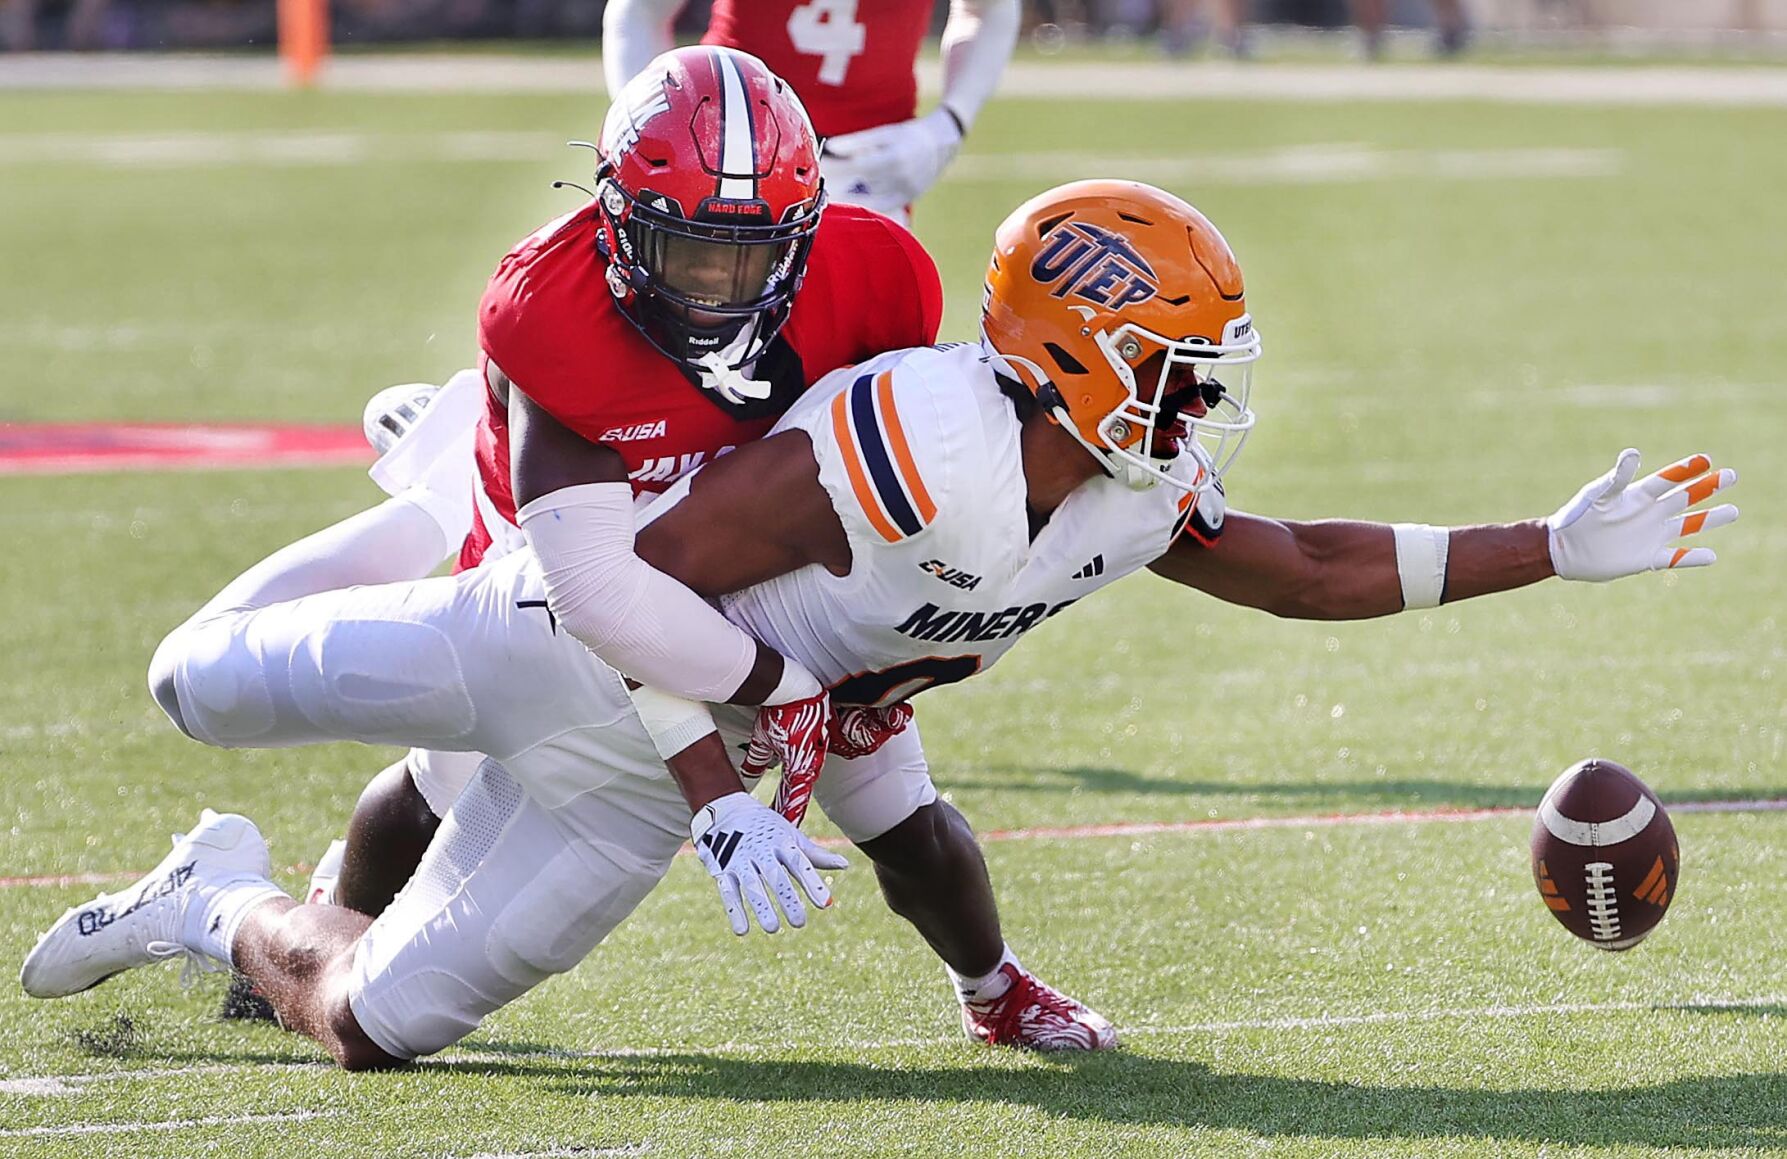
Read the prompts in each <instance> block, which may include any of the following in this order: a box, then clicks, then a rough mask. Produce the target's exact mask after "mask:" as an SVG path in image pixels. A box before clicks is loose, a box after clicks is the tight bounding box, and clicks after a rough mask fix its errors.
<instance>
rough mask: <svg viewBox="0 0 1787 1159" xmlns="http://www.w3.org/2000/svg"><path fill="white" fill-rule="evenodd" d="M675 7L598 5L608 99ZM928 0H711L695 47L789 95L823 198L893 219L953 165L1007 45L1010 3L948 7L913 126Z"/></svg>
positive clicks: (969, 0) (623, 0)
mask: <svg viewBox="0 0 1787 1159" xmlns="http://www.w3.org/2000/svg"><path fill="white" fill-rule="evenodd" d="M685 3H687V0H610V2H609V5H608V8H607V10H606V11H605V12H604V13H603V17H602V71H603V73H604V74H605V76H606V78H607V81H608V92H609V95H610V96H611V97H612V96H616V95H617V94H619V93H620V91H621V89H622V88H623V87H624V86H625V85H626V83H627V82H628V81H629V80H631V79H632V78H633V77H634V76H635V75H636V74H637V73H638V72H639V70H640V69H642V68H644V67H645V66H646V64H647V63H648V62H649V61H650V60H651V59H652V58H653V57H655V56H657V55H658V54H659V53H661V52H664V51H665V50H667V49H669V48H670V46H671V43H672V39H671V28H672V24H673V23H674V21H675V19H676V14H677V13H678V12H679V11H680V10H681V9H682V8H683V6H684V4H685ZM933 7H934V5H933V4H932V2H931V0H714V6H713V14H712V16H711V17H710V18H709V20H708V26H707V33H706V35H705V36H703V37H702V43H704V44H723V45H728V46H730V47H733V48H738V49H742V50H744V51H745V52H749V53H752V54H754V55H756V56H758V57H761V58H762V59H763V61H764V63H766V64H768V65H769V67H770V68H772V69H774V70H775V72H776V73H777V75H779V76H781V77H783V78H784V79H786V80H787V81H788V83H789V84H791V85H793V86H794V91H795V92H797V93H799V94H800V97H801V100H803V101H805V102H806V105H807V109H808V111H809V112H811V113H812V115H813V127H814V128H815V129H817V130H818V131H819V135H820V136H821V137H823V138H824V139H825V174H826V183H827V187H828V189H829V190H830V193H831V196H832V197H833V199H834V200H838V201H847V202H853V203H855V204H857V205H866V206H868V207H869V208H870V209H874V210H879V211H880V212H882V213H885V214H888V215H889V216H891V217H895V218H898V219H900V220H902V221H904V220H905V219H906V214H907V212H908V209H909V208H910V206H911V205H912V203H913V202H915V201H917V200H918V199H919V197H921V196H922V195H923V194H924V192H925V190H927V189H929V188H930V187H931V186H932V185H934V184H936V182H937V179H938V178H939V177H940V176H942V174H943V170H944V167H945V166H947V165H948V164H949V162H950V159H951V158H952V157H954V156H955V152H956V149H957V148H958V147H959V146H960V145H961V143H962V138H963V137H964V136H965V135H966V134H967V132H968V128H969V126H971V125H972V124H973V123H974V118H975V117H976V116H977V115H979V113H980V108H981V106H982V105H983V104H985V103H986V100H987V98H988V97H990V96H992V94H993V90H994V89H995V88H997V87H998V85H999V74H1000V73H1001V72H1003V71H1004V70H1005V62H1006V61H1008V60H1010V59H1011V50H1012V48H1013V46H1014V45H1016V44H1017V39H1018V21H1019V16H1020V9H1021V4H1020V3H1019V0H950V6H949V21H948V23H947V24H945V25H944V28H943V99H942V100H941V101H940V102H939V103H938V105H937V107H936V108H935V109H933V110H931V111H930V112H929V113H927V114H925V115H924V116H922V117H921V116H918V115H917V112H918V83H917V80H916V79H915V77H914V75H913V65H914V63H915V62H916V61H917V59H918V50H919V46H920V45H921V44H922V43H923V41H924V36H925V32H926V31H927V30H928V29H929V27H930V23H931V11H932V8H933Z"/></svg>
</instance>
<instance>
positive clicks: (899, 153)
mask: <svg viewBox="0 0 1787 1159" xmlns="http://www.w3.org/2000/svg"><path fill="white" fill-rule="evenodd" d="M961 144H962V131H961V130H960V129H958V128H956V121H955V118H954V117H952V116H950V114H949V110H947V109H945V108H942V107H941V106H939V107H938V108H936V109H933V110H931V111H930V112H928V113H926V114H925V115H924V116H922V117H916V118H914V119H913V120H910V121H898V122H895V123H894V124H891V125H877V126H876V127H875V128H873V129H863V130H862V131H860V132H856V133H845V134H844V135H842V136H840V137H830V138H827V140H826V142H825V158H832V159H835V160H836V161H838V162H842V164H837V165H834V166H833V170H834V171H835V173H836V175H837V177H839V178H840V180H837V181H835V182H828V183H827V185H828V188H830V189H831V191H832V196H834V197H836V198H837V199H838V200H839V201H847V202H849V203H850V204H852V205H866V206H868V207H869V208H870V209H873V210H877V211H879V212H882V213H898V212H900V211H902V210H904V209H905V208H906V207H907V206H908V205H911V204H912V203H913V202H914V201H917V200H918V199H919V197H921V196H922V195H923V194H924V191H925V190H927V189H929V188H930V187H931V186H933V185H935V184H936V183H937V178H939V177H941V176H943V168H944V166H946V165H948V164H949V162H950V159H951V158H952V157H954V156H955V155H956V150H957V149H958V148H959V147H960V146H961ZM820 168H821V170H824V169H825V163H824V159H822V160H821V161H820Z"/></svg>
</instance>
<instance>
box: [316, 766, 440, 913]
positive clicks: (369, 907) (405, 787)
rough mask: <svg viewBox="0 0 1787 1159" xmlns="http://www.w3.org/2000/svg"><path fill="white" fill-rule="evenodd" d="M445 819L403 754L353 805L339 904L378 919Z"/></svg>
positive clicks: (338, 890) (337, 888)
mask: <svg viewBox="0 0 1787 1159" xmlns="http://www.w3.org/2000/svg"><path fill="white" fill-rule="evenodd" d="M440 826H441V819H440V818H439V817H438V816H436V815H435V812H434V810H433V809H432V808H430V807H429V804H428V801H427V799H426V798H424V797H423V796H422V792H421V790H420V789H418V788H416V782H415V780H414V778H413V777H412V776H411V774H410V764H409V758H408V757H405V758H404V759H403V760H400V761H398V762H397V763H396V764H393V765H391V766H390V767H388V768H386V769H385V770H384V771H383V772H381V773H380V774H379V775H378V776H376V777H374V778H372V780H371V781H369V782H368V783H367V785H366V788H365V789H364V790H362V791H361V793H360V799H359V801H357V802H355V804H354V815H353V818H352V819H351V820H350V821H349V822H348V827H347V851H346V854H345V856H344V858H343V860H342V865H341V876H340V878H339V879H337V881H336V883H335V897H334V901H335V904H336V905H338V906H345V907H347V908H348V909H350V910H355V911H357V912H359V913H362V914H365V915H366V916H367V917H369V918H375V917H377V916H378V915H379V914H381V913H384V912H385V907H386V906H388V905H390V904H391V899H392V898H394V897H396V896H397V891H398V890H400V889H402V888H403V886H404V883H405V882H407V881H409V879H410V877H411V876H412V875H414V873H415V872H416V866H417V865H419V864H420V863H421V861H422V855H423V854H424V853H426V852H428V843H429V842H430V841H432V840H434V834H435V831H436V830H438V829H439V828H440Z"/></svg>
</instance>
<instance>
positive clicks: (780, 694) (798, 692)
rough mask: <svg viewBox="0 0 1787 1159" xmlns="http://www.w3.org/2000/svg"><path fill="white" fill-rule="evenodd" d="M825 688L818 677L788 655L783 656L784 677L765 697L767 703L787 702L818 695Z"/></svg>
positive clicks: (764, 701)
mask: <svg viewBox="0 0 1787 1159" xmlns="http://www.w3.org/2000/svg"><path fill="white" fill-rule="evenodd" d="M824 690H825V686H824V685H822V684H820V683H819V680H818V678H817V677H815V676H814V675H813V674H812V673H811V672H808V671H807V670H806V669H805V668H803V667H801V665H799V664H798V663H796V662H795V661H793V660H790V659H789V658H788V657H787V656H783V657H782V679H780V680H778V681H777V682H776V687H775V691H774V692H771V693H770V694H769V695H768V696H766V697H764V698H763V703H764V704H766V705H776V704H787V703H788V702H789V701H791V700H805V699H807V698H808V697H810V696H818V695H819V694H820V693H821V692H823V691H824Z"/></svg>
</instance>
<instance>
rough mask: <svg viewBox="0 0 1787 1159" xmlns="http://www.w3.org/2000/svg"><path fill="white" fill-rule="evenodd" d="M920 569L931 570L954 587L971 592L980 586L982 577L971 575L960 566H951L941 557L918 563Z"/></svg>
mask: <svg viewBox="0 0 1787 1159" xmlns="http://www.w3.org/2000/svg"><path fill="white" fill-rule="evenodd" d="M918 567H919V570H920V571H927V572H930V573H931V574H932V575H934V576H936V577H937V578H938V579H940V580H942V581H943V582H944V583H946V584H948V585H949V586H950V587H952V588H961V589H962V590H963V591H965V592H971V591H973V590H974V589H975V588H977V587H979V586H980V577H979V576H977V575H970V574H968V573H967V572H965V571H963V570H962V569H961V568H958V567H950V566H949V565H948V564H947V563H944V562H943V561H942V560H940V559H927V560H925V561H924V562H923V563H921V564H919V565H918Z"/></svg>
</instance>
